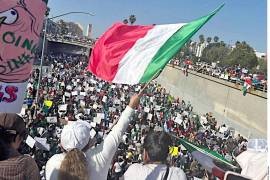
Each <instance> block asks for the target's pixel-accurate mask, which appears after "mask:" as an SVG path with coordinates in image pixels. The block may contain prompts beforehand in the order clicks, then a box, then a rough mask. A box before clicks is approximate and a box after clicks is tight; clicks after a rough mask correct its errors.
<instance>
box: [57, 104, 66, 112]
mask: <svg viewBox="0 0 270 180" xmlns="http://www.w3.org/2000/svg"><path fill="white" fill-rule="evenodd" d="M58 110H59V111H66V110H67V104H63V105H59V106H58Z"/></svg>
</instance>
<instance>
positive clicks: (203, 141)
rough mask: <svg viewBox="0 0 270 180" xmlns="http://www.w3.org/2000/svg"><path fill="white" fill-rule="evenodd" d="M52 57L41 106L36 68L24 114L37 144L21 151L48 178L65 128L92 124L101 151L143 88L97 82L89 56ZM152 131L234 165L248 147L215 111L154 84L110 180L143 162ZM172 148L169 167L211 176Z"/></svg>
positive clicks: (118, 154) (175, 144) (190, 174)
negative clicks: (79, 123) (90, 69)
mask: <svg viewBox="0 0 270 180" xmlns="http://www.w3.org/2000/svg"><path fill="white" fill-rule="evenodd" d="M48 58H49V59H50V62H51V67H50V71H49V72H46V73H45V74H43V78H42V81H41V83H40V90H39V98H38V101H37V103H36V102H35V95H36V88H37V82H38V77H39V73H40V72H39V70H38V69H36V70H34V71H33V73H32V76H31V78H30V81H29V84H28V87H27V93H26V97H25V104H24V107H23V109H22V112H21V115H22V116H23V118H24V120H25V122H26V124H27V129H28V131H29V136H31V139H32V138H33V139H34V142H35V144H32V145H31V143H30V139H28V140H27V141H28V142H27V144H28V145H26V144H24V146H23V147H22V149H21V152H22V153H25V154H30V155H31V156H32V157H33V158H34V159H35V161H36V162H37V165H38V167H39V169H40V173H41V177H43V179H44V178H45V166H46V163H47V162H48V160H49V159H50V158H51V157H52V156H53V155H55V154H58V153H61V152H63V148H62V147H61V146H60V137H61V133H62V130H63V127H64V125H66V124H68V122H70V121H81V120H82V121H86V122H88V123H89V124H91V126H92V127H93V132H92V135H91V136H92V137H95V139H96V141H95V144H96V146H97V145H98V144H100V143H102V141H103V139H104V137H106V136H107V135H108V134H109V132H110V131H111V129H112V127H114V126H115V124H117V121H116V120H117V119H119V117H121V113H122V112H123V111H124V109H125V107H126V106H127V105H128V102H129V98H130V97H131V96H132V95H133V94H135V93H138V92H139V91H140V90H141V89H142V88H143V86H142V85H135V86H127V85H117V84H109V83H107V82H105V81H102V80H100V79H98V78H96V77H95V76H93V75H92V74H90V73H89V72H86V71H85V68H86V65H87V59H86V57H85V56H77V55H76V56H71V55H65V54H58V55H49V57H48ZM153 130H154V131H165V132H168V133H170V134H172V135H174V137H175V136H176V137H184V138H186V139H187V140H189V141H190V142H193V143H194V144H198V145H202V146H204V147H207V148H209V149H211V150H214V151H216V152H218V153H220V154H221V155H223V156H224V157H225V158H226V159H227V160H229V161H233V157H234V156H235V155H237V154H239V153H240V152H242V151H244V150H246V145H247V140H246V139H244V138H243V137H242V136H241V135H239V134H238V135H235V134H234V131H232V130H231V129H230V128H229V127H227V126H226V125H218V124H217V121H216V120H215V118H214V117H213V115H212V113H211V112H208V113H206V114H204V115H198V114H196V113H195V112H193V107H192V105H191V104H190V102H186V101H184V100H183V99H181V98H174V97H172V96H171V95H170V94H169V93H168V92H166V89H165V88H163V87H161V86H160V85H159V84H157V83H156V82H155V81H153V82H152V83H150V85H149V86H147V88H146V89H145V90H144V91H143V95H142V97H141V99H140V105H139V107H138V108H137V110H136V111H135V113H134V115H133V116H132V121H131V122H130V124H129V125H128V127H127V130H126V131H125V133H124V135H123V141H122V142H121V143H120V144H119V146H118V148H117V150H116V153H115V155H114V158H113V160H112V163H111V165H110V170H109V172H108V179H119V177H121V176H122V175H123V174H124V173H125V172H126V170H127V169H128V167H129V166H130V165H131V164H134V163H135V162H137V163H140V162H143V157H142V150H143V144H144V139H145V137H146V135H147V134H148V132H150V131H153ZM170 146H171V147H172V149H171V152H170V154H171V156H170V158H169V159H168V162H169V163H170V165H172V166H175V167H179V168H181V169H183V171H184V172H185V174H186V176H187V178H188V179H191V178H192V177H198V178H206V177H208V178H210V177H211V174H209V173H207V171H205V169H204V168H203V167H202V166H200V164H199V163H198V162H197V161H196V160H195V159H192V156H191V154H190V153H189V152H188V151H187V150H186V149H185V148H184V147H183V146H182V145H181V144H180V143H179V142H178V140H177V139H176V138H173V141H172V143H171V144H170ZM173 151H176V152H173ZM112 153H113V152H112ZM107 163H110V162H107ZM223 168H224V167H223ZM226 168H227V167H226ZM106 173H107V172H104V174H105V175H106Z"/></svg>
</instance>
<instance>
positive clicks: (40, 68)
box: [35, 11, 94, 103]
mask: <svg viewBox="0 0 270 180" xmlns="http://www.w3.org/2000/svg"><path fill="white" fill-rule="evenodd" d="M69 14H85V15H88V16H94V14H93V13H88V12H80V11H78V12H77V11H76V12H68V13H64V14H60V15H57V16H54V17H51V18H48V17H46V19H45V27H44V35H43V42H42V51H41V60H40V67H39V77H38V84H37V92H36V100H35V101H36V103H38V98H39V88H40V82H41V79H42V66H43V60H44V50H45V42H46V34H47V24H48V20H52V19H55V18H59V17H62V16H66V15H69Z"/></svg>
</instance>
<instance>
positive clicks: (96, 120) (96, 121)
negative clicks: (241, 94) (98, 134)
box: [93, 117, 101, 124]
mask: <svg viewBox="0 0 270 180" xmlns="http://www.w3.org/2000/svg"><path fill="white" fill-rule="evenodd" d="M93 121H94V122H95V123H97V124H100V123H101V117H94V119H93Z"/></svg>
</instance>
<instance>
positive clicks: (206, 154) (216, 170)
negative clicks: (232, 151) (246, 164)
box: [179, 139, 237, 179]
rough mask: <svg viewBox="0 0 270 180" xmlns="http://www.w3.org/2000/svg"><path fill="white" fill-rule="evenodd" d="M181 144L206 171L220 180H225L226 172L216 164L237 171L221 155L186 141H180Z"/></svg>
mask: <svg viewBox="0 0 270 180" xmlns="http://www.w3.org/2000/svg"><path fill="white" fill-rule="evenodd" d="M179 141H180V143H181V144H182V145H183V146H184V147H185V148H186V149H187V151H189V152H190V153H191V155H192V157H193V158H194V159H196V160H197V161H198V162H199V163H200V164H201V165H202V167H203V168H204V169H206V170H207V171H208V172H210V173H212V174H213V175H214V176H216V177H218V178H219V179H223V177H224V175H225V172H226V170H225V169H222V168H220V167H219V166H217V165H216V164H217V163H219V164H224V165H226V166H227V167H229V168H231V169H237V167H236V166H234V165H233V164H232V163H231V162H230V161H228V160H227V159H225V158H224V157H223V156H222V155H220V154H219V153H217V152H215V151H212V150H210V149H208V148H205V147H203V146H198V145H195V144H193V143H191V142H189V141H187V140H186V139H179Z"/></svg>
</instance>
